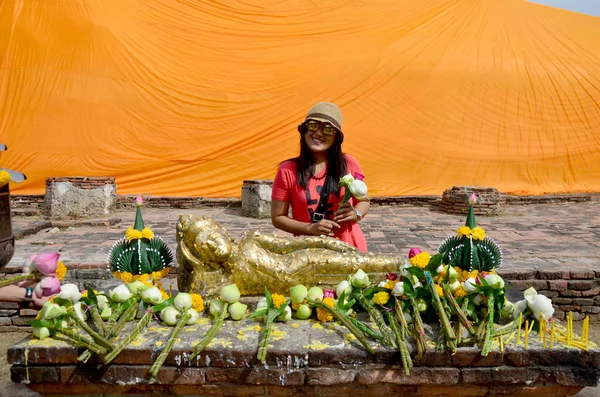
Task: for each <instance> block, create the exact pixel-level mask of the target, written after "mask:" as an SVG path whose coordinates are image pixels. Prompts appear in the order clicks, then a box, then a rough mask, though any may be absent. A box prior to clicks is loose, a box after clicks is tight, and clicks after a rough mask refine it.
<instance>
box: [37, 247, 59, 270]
mask: <svg viewBox="0 0 600 397" xmlns="http://www.w3.org/2000/svg"><path fill="white" fill-rule="evenodd" d="M59 257H60V254H59V253H58V252H45V253H43V254H39V255H37V256H36V257H35V259H34V260H33V261H34V263H35V267H36V268H37V270H38V271H39V272H40V273H42V274H43V275H44V276H54V275H55V274H56V268H57V267H58V258H59Z"/></svg>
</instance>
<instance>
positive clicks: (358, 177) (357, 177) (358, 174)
mask: <svg viewBox="0 0 600 397" xmlns="http://www.w3.org/2000/svg"><path fill="white" fill-rule="evenodd" d="M352 176H353V177H354V179H356V180H359V181H364V180H365V176H364V175H363V174H361V173H360V172H355V173H354V174H352Z"/></svg>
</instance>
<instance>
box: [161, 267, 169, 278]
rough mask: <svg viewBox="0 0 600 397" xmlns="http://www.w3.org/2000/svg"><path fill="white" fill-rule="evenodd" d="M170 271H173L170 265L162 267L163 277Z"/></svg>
mask: <svg viewBox="0 0 600 397" xmlns="http://www.w3.org/2000/svg"><path fill="white" fill-rule="evenodd" d="M170 271H171V268H170V267H169V266H167V267H165V268H164V269H162V277H165V276H166V275H167V274H169V272H170ZM162 277H161V278H162Z"/></svg>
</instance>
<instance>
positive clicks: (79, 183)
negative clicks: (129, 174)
mask: <svg viewBox="0 0 600 397" xmlns="http://www.w3.org/2000/svg"><path fill="white" fill-rule="evenodd" d="M58 182H70V183H71V184H72V185H73V186H75V187H78V188H80V189H97V188H100V187H104V185H114V184H115V178H114V177H112V176H61V177H53V178H46V189H47V188H48V187H49V186H51V185H52V184H53V183H58Z"/></svg>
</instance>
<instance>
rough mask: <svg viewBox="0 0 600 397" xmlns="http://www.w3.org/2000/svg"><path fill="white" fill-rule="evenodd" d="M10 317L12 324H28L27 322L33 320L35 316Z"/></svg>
mask: <svg viewBox="0 0 600 397" xmlns="http://www.w3.org/2000/svg"><path fill="white" fill-rule="evenodd" d="M11 319H12V325H29V323H30V322H31V321H33V320H35V317H31V316H29V317H20V316H15V317H11Z"/></svg>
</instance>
